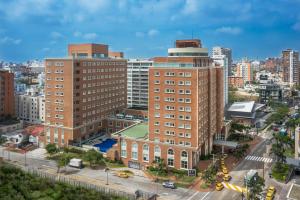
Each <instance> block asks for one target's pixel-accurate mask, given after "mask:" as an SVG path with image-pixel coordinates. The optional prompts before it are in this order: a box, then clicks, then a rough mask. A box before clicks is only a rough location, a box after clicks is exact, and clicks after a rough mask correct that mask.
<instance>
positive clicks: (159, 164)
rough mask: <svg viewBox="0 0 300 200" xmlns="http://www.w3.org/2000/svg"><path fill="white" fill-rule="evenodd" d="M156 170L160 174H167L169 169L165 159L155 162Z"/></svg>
mask: <svg viewBox="0 0 300 200" xmlns="http://www.w3.org/2000/svg"><path fill="white" fill-rule="evenodd" d="M153 164H154V166H155V168H156V169H157V170H158V171H160V172H165V171H166V169H167V165H166V163H165V160H164V159H163V158H159V159H158V160H155V161H153Z"/></svg>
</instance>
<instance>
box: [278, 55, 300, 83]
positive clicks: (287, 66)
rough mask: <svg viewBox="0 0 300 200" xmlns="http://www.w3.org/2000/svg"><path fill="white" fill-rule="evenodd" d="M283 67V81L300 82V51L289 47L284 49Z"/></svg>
mask: <svg viewBox="0 0 300 200" xmlns="http://www.w3.org/2000/svg"><path fill="white" fill-rule="evenodd" d="M281 59H282V69H283V81H284V82H288V83H290V84H293V83H295V84H299V83H300V76H299V73H300V70H299V68H300V63H299V52H297V51H293V50H292V49H287V50H284V51H282V57H281Z"/></svg>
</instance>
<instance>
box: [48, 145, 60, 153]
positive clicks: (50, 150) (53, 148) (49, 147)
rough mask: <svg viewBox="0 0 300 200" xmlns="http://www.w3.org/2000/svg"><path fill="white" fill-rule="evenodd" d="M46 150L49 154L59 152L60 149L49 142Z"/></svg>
mask: <svg viewBox="0 0 300 200" xmlns="http://www.w3.org/2000/svg"><path fill="white" fill-rule="evenodd" d="M46 151H47V153H49V154H54V153H57V152H58V151H59V150H58V148H57V147H56V145H55V144H47V146H46Z"/></svg>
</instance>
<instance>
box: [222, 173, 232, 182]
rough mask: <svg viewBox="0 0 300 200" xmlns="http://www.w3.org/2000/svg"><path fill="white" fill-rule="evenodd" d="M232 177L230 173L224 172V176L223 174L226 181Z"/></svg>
mask: <svg viewBox="0 0 300 200" xmlns="http://www.w3.org/2000/svg"><path fill="white" fill-rule="evenodd" d="M230 179H231V176H230V175H229V174H224V176H223V180H224V181H230Z"/></svg>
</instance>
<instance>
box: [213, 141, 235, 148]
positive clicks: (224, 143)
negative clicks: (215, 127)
mask: <svg viewBox="0 0 300 200" xmlns="http://www.w3.org/2000/svg"><path fill="white" fill-rule="evenodd" d="M214 145H217V146H225V147H231V148H236V147H237V146H238V143H237V142H232V141H224V140H214Z"/></svg>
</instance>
